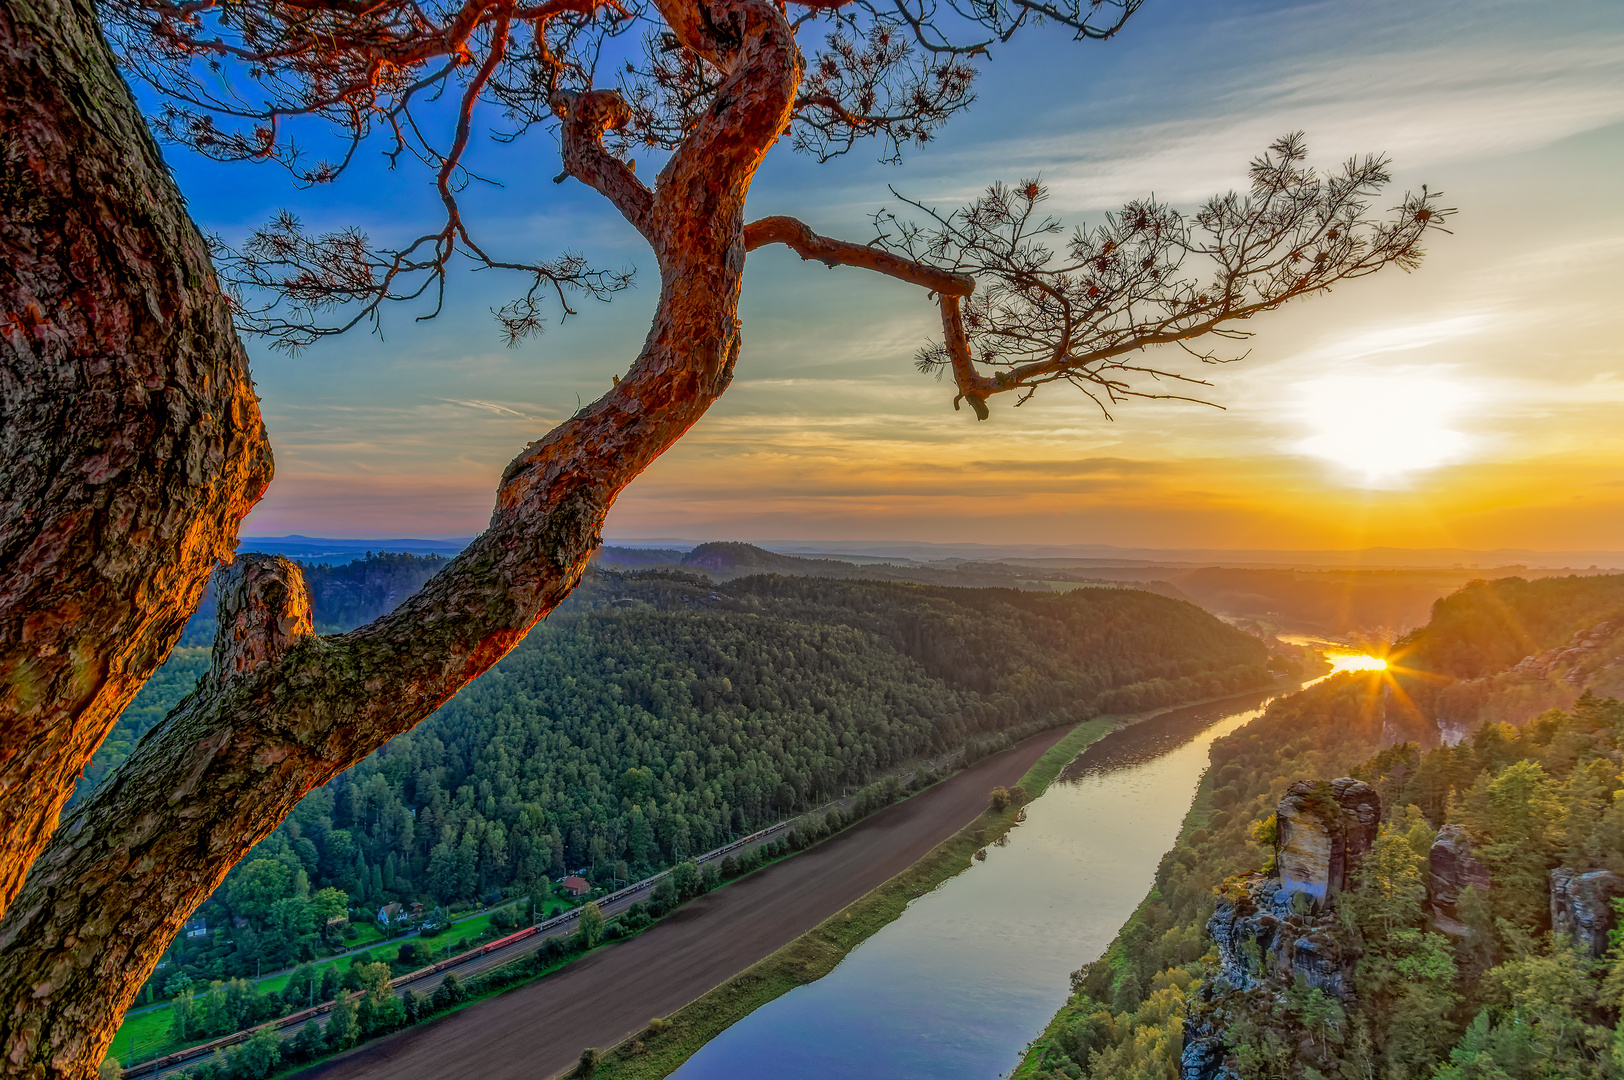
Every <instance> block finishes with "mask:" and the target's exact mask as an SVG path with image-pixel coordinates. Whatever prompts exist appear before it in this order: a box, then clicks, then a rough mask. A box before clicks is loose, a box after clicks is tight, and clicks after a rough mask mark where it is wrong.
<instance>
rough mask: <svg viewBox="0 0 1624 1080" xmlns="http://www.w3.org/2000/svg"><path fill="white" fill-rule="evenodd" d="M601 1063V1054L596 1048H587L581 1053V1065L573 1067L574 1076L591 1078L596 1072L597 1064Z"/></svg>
mask: <svg viewBox="0 0 1624 1080" xmlns="http://www.w3.org/2000/svg"><path fill="white" fill-rule="evenodd" d="M602 1061H603V1054H602V1053H601V1052H600V1051H599V1050H598V1048H597V1047H596V1046H589V1047H587V1048H586V1049H585V1050H582V1051H581V1063H580V1064H579V1065H577V1066H576V1067H575V1075H576V1076H591V1075H592V1074H593V1073H595V1072H597V1071H598V1064H599V1063H600V1062H602Z"/></svg>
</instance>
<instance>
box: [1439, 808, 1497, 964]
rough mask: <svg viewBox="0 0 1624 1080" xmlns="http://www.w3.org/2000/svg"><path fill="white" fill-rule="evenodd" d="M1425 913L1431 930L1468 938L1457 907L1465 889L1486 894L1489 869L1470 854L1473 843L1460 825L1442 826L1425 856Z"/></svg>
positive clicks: (1454, 936)
mask: <svg viewBox="0 0 1624 1080" xmlns="http://www.w3.org/2000/svg"><path fill="white" fill-rule="evenodd" d="M1427 870H1428V874H1427V913H1428V922H1429V924H1430V925H1431V927H1432V928H1433V929H1434V930H1437V931H1438V932H1439V933H1441V934H1447V935H1449V936H1450V937H1452V938H1456V939H1461V938H1466V937H1470V936H1471V933H1472V931H1471V930H1470V929H1468V928H1467V927H1466V925H1465V924H1464V923H1462V922H1461V921H1460V912H1459V910H1458V908H1457V905H1458V904H1459V903H1460V894H1461V892H1462V891H1463V890H1465V889H1466V888H1467V887H1468V886H1470V887H1473V888H1477V889H1482V890H1484V891H1487V890H1488V888H1489V870H1488V867H1486V866H1484V865H1483V864H1482V863H1481V862H1479V861H1478V860H1477V857H1476V856H1475V855H1474V854H1472V841H1471V838H1470V837H1468V836H1467V835H1466V830H1465V829H1463V828H1461V827H1460V826H1459V825H1445V826H1444V827H1443V828H1441V829H1439V830H1438V838H1437V839H1436V840H1434V841H1433V842H1432V850H1431V851H1430V852H1428V853H1427Z"/></svg>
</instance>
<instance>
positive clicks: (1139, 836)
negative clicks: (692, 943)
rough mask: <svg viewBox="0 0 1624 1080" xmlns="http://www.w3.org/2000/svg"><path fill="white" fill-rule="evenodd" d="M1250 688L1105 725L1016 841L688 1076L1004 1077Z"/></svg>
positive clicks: (1138, 890) (1178, 809)
mask: <svg viewBox="0 0 1624 1080" xmlns="http://www.w3.org/2000/svg"><path fill="white" fill-rule="evenodd" d="M1266 703H1267V699H1266V697H1265V696H1264V695H1248V696H1245V697H1241V698H1233V699H1228V700H1226V701H1224V702H1219V703H1215V704H1211V705H1200V706H1193V707H1190V708H1186V709H1179V710H1175V711H1174V712H1172V713H1167V714H1164V715H1163V716H1161V717H1158V718H1156V719H1154V720H1151V721H1146V722H1145V723H1143V724H1139V725H1133V726H1130V727H1127V728H1124V729H1122V730H1120V731H1118V732H1115V733H1113V734H1111V735H1108V736H1106V738H1105V739H1102V740H1101V741H1100V742H1098V743H1096V744H1095V745H1094V746H1093V747H1091V748H1089V750H1088V751H1087V752H1086V753H1085V754H1083V755H1082V756H1081V757H1080V758H1079V759H1078V760H1077V761H1076V762H1074V763H1073V764H1072V765H1071V766H1069V767H1068V768H1067V770H1066V771H1065V773H1064V774H1063V775H1064V776H1065V777H1066V778H1068V779H1066V780H1064V781H1063V782H1057V783H1055V784H1054V785H1052V786H1051V787H1050V788H1049V790H1048V791H1047V792H1046V793H1045V794H1044V795H1043V797H1042V798H1040V799H1038V800H1037V801H1035V802H1034V803H1032V805H1031V806H1030V807H1028V809H1027V817H1026V821H1025V823H1024V824H1022V825H1021V826H1019V827H1017V828H1016V829H1015V831H1014V832H1013V833H1012V834H1011V836H1010V840H1009V843H1008V844H1006V845H1004V846H1002V847H993V848H991V849H989V850H988V853H987V858H986V860H985V861H984V862H976V863H973V864H972V865H971V867H970V869H969V870H967V871H965V872H964V873H962V874H960V875H958V876H957V877H955V878H953V879H952V880H951V881H948V882H946V883H945V884H944V885H942V887H941V888H939V889H937V890H936V891H935V892H933V893H931V894H929V895H927V896H924V897H921V898H920V899H918V900H916V901H915V902H914V903H913V904H912V905H910V906H909V908H908V910H907V912H905V913H904V914H903V916H902V917H901V918H900V919H898V920H897V921H896V922H894V923H892V924H891V925H890V926H887V927H886V928H885V929H883V930H881V931H880V932H879V933H878V934H876V935H875V936H874V937H872V938H870V939H869V940H868V941H867V942H865V943H864V944H863V945H861V946H860V947H858V948H857V949H855V950H854V951H853V952H852V953H851V955H850V956H848V957H847V958H846V959H845V961H844V962H842V963H841V964H840V966H839V967H837V968H836V969H835V970H834V971H833V972H831V973H830V974H829V975H827V976H825V977H824V978H823V979H820V980H819V981H817V982H815V983H812V984H810V985H808V986H803V987H799V988H797V989H796V990H793V991H791V992H790V993H788V994H786V995H784V996H783V997H781V998H779V999H778V1000H776V1001H773V1002H771V1003H769V1004H768V1005H766V1006H763V1007H762V1008H761V1009H758V1010H757V1011H756V1012H754V1013H753V1014H751V1015H750V1016H748V1017H746V1018H745V1019H744V1020H742V1021H740V1022H739V1023H737V1024H735V1025H734V1026H733V1027H731V1028H729V1029H728V1030H727V1031H725V1032H723V1033H722V1034H721V1035H720V1036H719V1037H717V1038H716V1039H714V1040H712V1041H711V1043H709V1044H708V1045H707V1046H705V1047H704V1048H703V1049H701V1050H700V1051H699V1053H697V1054H696V1055H694V1057H693V1058H691V1059H689V1061H688V1062H687V1064H685V1065H684V1066H683V1067H682V1068H681V1069H679V1070H677V1072H675V1073H674V1074H673V1076H674V1077H677V1078H679V1080H735V1078H736V1080H757V1078H760V1077H768V1076H770V1077H774V1078H775V1080H778V1078H782V1080H842V1078H847V1077H849V1078H852V1080H857V1078H863V1080H868V1078H871V1077H875V1076H886V1077H931V1078H933V1080H934V1078H947V1080H951V1078H959V1077H963V1078H966V1080H969V1078H975V1080H986V1078H987V1077H991V1076H996V1075H1002V1073H1003V1071H1005V1070H1008V1069H1009V1068H1011V1067H1012V1066H1013V1065H1014V1063H1015V1062H1016V1060H1017V1059H1018V1058H1019V1056H1020V1052H1021V1049H1022V1048H1023V1047H1024V1046H1025V1045H1026V1043H1027V1042H1028V1041H1029V1040H1030V1039H1032V1037H1033V1036H1035V1035H1037V1034H1038V1033H1039V1032H1040V1031H1041V1030H1042V1029H1043V1025H1044V1024H1045V1023H1047V1022H1048V1019H1049V1017H1050V1016H1052V1015H1053V1014H1054V1012H1055V1010H1056V1009H1058V1008H1059V1007H1060V1005H1061V1003H1062V1002H1064V1000H1065V999H1066V996H1067V994H1068V993H1069V992H1070V980H1069V976H1070V974H1071V972H1072V971H1073V970H1075V969H1076V968H1078V967H1080V966H1081V965H1082V964H1083V963H1085V962H1086V961H1089V960H1093V959H1095V958H1097V957H1098V956H1099V955H1100V954H1101V953H1102V952H1104V950H1105V947H1106V946H1107V945H1109V944H1110V942H1111V939H1112V938H1113V937H1114V936H1115V935H1116V931H1117V928H1118V927H1120V926H1121V925H1122V923H1123V921H1124V920H1125V919H1126V918H1127V917H1128V915H1130V914H1131V913H1132V911H1133V909H1134V907H1135V906H1136V905H1137V904H1138V903H1139V901H1140V899H1142V898H1143V897H1144V895H1145V893H1146V892H1147V891H1148V890H1149V888H1150V885H1151V882H1152V880H1153V879H1154V876H1155V872H1156V866H1157V863H1158V862H1159V861H1160V860H1161V856H1162V853H1163V852H1164V851H1166V850H1167V849H1168V848H1169V847H1171V846H1172V844H1173V841H1174V840H1175V839H1176V838H1177V835H1178V830H1179V826H1180V823H1181V822H1182V820H1183V818H1184V814H1185V812H1186V811H1187V810H1188V808H1189V805H1190V800H1191V798H1192V797H1193V795H1194V793H1195V789H1196V785H1197V784H1198V783H1199V781H1200V779H1201V774H1202V773H1203V772H1204V771H1205V769H1206V766H1207V751H1208V748H1209V747H1210V746H1211V744H1212V742H1213V740H1214V739H1217V738H1219V737H1221V736H1223V735H1225V734H1228V733H1229V732H1231V731H1234V730H1235V729H1236V728H1237V727H1239V726H1240V725H1241V724H1244V723H1245V722H1246V721H1248V720H1250V719H1252V718H1253V717H1255V716H1257V715H1258V712H1259V711H1260V709H1261V708H1262V706H1263V705H1264V704H1266Z"/></svg>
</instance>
